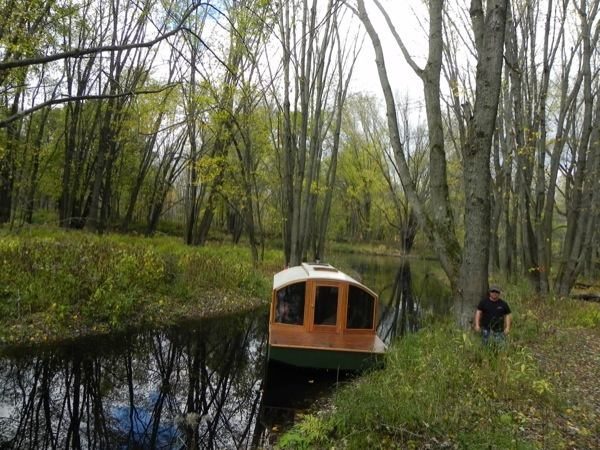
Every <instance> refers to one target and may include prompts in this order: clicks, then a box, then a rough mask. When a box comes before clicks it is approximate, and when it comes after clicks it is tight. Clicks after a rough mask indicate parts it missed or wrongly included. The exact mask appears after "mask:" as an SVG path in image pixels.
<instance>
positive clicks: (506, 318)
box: [504, 314, 512, 334]
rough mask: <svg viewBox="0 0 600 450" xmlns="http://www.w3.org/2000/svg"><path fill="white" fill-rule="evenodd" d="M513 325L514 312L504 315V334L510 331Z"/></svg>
mask: <svg viewBox="0 0 600 450" xmlns="http://www.w3.org/2000/svg"><path fill="white" fill-rule="evenodd" d="M511 325H512V314H507V315H505V316H504V334H508V333H510V326H511Z"/></svg>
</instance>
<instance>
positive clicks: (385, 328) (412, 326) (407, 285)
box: [378, 260, 420, 343]
mask: <svg viewBox="0 0 600 450" xmlns="http://www.w3.org/2000/svg"><path fill="white" fill-rule="evenodd" d="M419 308H420V304H419V301H418V299H417V298H416V297H415V295H413V287H412V272H411V270H410V263H409V262H408V261H406V260H402V261H400V266H399V267H398V271H397V272H396V276H395V277H394V283H393V286H392V292H391V295H390V296H389V299H388V301H387V302H386V303H385V304H383V307H382V311H381V319H380V321H379V327H378V333H379V336H380V337H381V339H382V340H383V341H384V342H388V343H389V342H390V341H391V340H392V339H393V338H395V337H396V336H404V335H405V334H406V333H409V332H414V331H417V329H418V327H419Z"/></svg>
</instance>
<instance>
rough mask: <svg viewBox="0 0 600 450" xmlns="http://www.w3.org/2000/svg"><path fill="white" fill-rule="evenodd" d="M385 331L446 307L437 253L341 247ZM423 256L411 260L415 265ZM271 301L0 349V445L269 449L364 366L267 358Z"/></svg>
mask: <svg viewBox="0 0 600 450" xmlns="http://www.w3.org/2000/svg"><path fill="white" fill-rule="evenodd" d="M332 263H335V264H337V265H338V267H340V268H341V269H343V270H347V271H348V272H350V273H351V274H352V275H353V276H355V277H357V278H360V279H361V280H362V282H363V283H364V284H366V285H367V286H369V287H372V288H373V289H374V290H375V291H376V292H378V293H379V294H380V298H381V300H382V308H381V321H380V330H379V331H380V335H381V336H382V337H384V338H385V339H386V340H387V341H388V342H390V341H391V340H392V339H394V337H395V336H398V335H401V334H403V333H405V332H408V331H410V330H414V329H416V328H417V327H418V326H419V323H420V321H422V320H424V318H425V317H427V314H430V313H434V314H436V313H439V311H437V310H440V311H443V310H445V309H446V308H447V305H448V302H447V295H445V294H443V288H442V287H441V283H440V282H439V281H437V280H438V278H439V277H436V276H435V271H434V270H433V269H432V270H431V271H429V270H430V269H429V268H430V267H434V268H435V265H434V263H431V266H430V263H427V262H423V261H420V262H418V264H416V263H415V262H411V263H410V264H408V263H407V262H406V261H402V260H400V259H397V258H389V257H388V258H385V257H371V258H365V257H364V256H361V257H359V256H356V257H353V256H344V257H338V258H336V259H335V260H333V259H332ZM415 266H418V270H417V271H415V270H414V268H413V267H415ZM266 344H267V311H266V309H261V310H258V311H254V312H252V313H249V314H244V315H236V316H229V317H224V318H219V319H211V320H203V321H195V322H189V323H182V324H180V325H178V326H176V327H171V328H166V329H159V330H142V331H137V332H134V333H128V334H119V335H111V336H103V337H101V338H86V339H79V340H76V341H73V342H69V343H64V344H61V345H59V346H45V347H35V348H15V349H7V350H5V351H4V352H3V354H1V355H0V449H55V448H74V449H76V448H77V449H78V448H85V449H172V448H176V449H196V448H198V449H243V448H266V447H269V446H270V445H271V444H272V443H273V441H274V440H275V439H276V438H277V436H278V435H279V433H280V432H281V431H282V430H284V429H286V427H289V425H290V424H291V423H293V422H294V421H295V420H296V419H297V418H298V417H299V416H300V415H301V414H303V413H305V412H306V411H309V410H310V409H311V408H314V407H315V404H318V402H319V401H324V400H323V399H326V398H327V394H329V393H331V392H332V390H333V389H334V388H335V387H336V386H338V385H340V384H343V383H347V382H349V381H351V380H352V378H353V377H354V376H356V374H347V373H338V372H335V371H329V372H325V371H311V370H296V369H294V370H290V368H288V367H284V366H278V365H268V364H267V362H266V361H265V355H266Z"/></svg>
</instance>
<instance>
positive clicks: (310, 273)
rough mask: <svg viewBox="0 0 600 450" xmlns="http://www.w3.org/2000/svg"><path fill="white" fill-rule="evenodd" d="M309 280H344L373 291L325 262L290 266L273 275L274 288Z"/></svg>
mask: <svg viewBox="0 0 600 450" xmlns="http://www.w3.org/2000/svg"><path fill="white" fill-rule="evenodd" d="M307 280H325V281H343V282H347V283H353V284H356V285H358V286H361V287H362V288H364V289H365V290H367V291H369V292H372V291H371V290H370V289H369V288H367V287H366V286H365V285H363V284H362V283H360V282H358V281H356V280H355V279H354V278H352V277H351V276H350V275H347V274H345V273H344V272H342V271H340V270H338V269H336V268H335V267H333V266H332V265H330V264H325V263H302V264H301V265H299V266H293V267H289V268H287V269H284V270H282V271H281V272H278V273H276V274H275V276H274V277H273V289H280V288H282V287H283V286H287V285H288V284H292V283H297V282H300V281H307Z"/></svg>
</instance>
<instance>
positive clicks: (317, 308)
mask: <svg viewBox="0 0 600 450" xmlns="http://www.w3.org/2000/svg"><path fill="white" fill-rule="evenodd" d="M339 295H340V287H339V286H336V285H325V284H317V285H316V286H315V302H314V307H313V317H312V319H313V320H312V324H313V327H314V328H316V327H319V328H320V327H326V328H324V329H329V330H331V328H336V327H337V325H338V323H339V321H340V317H339V316H340V314H339V310H340V300H339Z"/></svg>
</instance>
